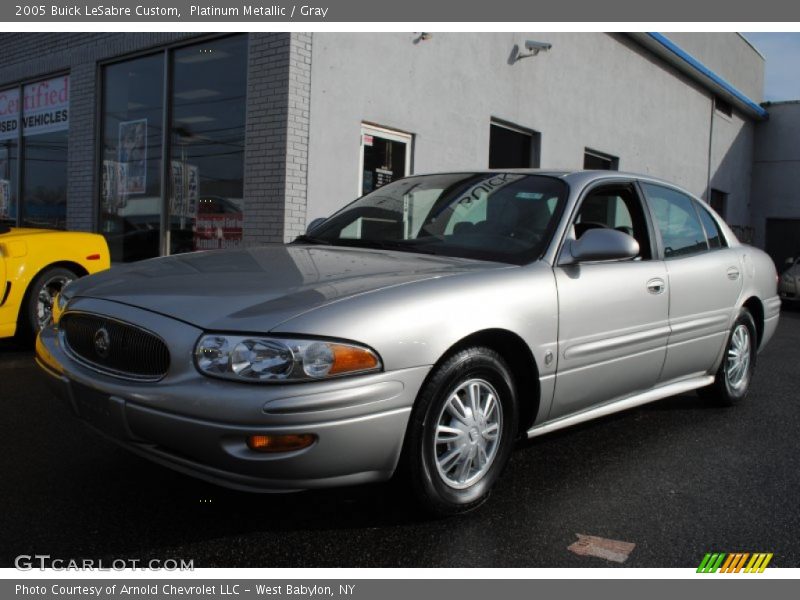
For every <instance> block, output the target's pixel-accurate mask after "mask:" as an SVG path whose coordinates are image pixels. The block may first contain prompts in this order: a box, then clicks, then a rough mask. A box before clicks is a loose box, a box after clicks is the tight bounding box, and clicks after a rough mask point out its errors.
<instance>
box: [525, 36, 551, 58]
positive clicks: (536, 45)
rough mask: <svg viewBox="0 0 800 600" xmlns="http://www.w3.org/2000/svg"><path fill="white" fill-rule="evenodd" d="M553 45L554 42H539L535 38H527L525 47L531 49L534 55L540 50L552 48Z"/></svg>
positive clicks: (545, 50)
mask: <svg viewBox="0 0 800 600" xmlns="http://www.w3.org/2000/svg"><path fill="white" fill-rule="evenodd" d="M552 47H553V44H548V43H547V42H537V41H535V40H526V41H525V49H526V50H529V51H530V53H531V54H532V55H533V56H536V55H537V54H539V52H542V51H544V52H547V51H548V50H550V48H552Z"/></svg>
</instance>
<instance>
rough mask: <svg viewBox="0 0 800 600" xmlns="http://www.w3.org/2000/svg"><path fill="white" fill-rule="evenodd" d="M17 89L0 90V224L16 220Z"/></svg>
mask: <svg viewBox="0 0 800 600" xmlns="http://www.w3.org/2000/svg"><path fill="white" fill-rule="evenodd" d="M18 111H19V89H18V88H13V89H10V90H0V224H7V225H14V224H16V221H17V136H18V135H19V131H18V129H17V128H18V127H19V114H18Z"/></svg>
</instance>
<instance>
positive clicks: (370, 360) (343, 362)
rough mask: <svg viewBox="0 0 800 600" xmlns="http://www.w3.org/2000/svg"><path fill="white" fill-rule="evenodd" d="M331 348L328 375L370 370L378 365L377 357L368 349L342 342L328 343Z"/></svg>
mask: <svg viewBox="0 0 800 600" xmlns="http://www.w3.org/2000/svg"><path fill="white" fill-rule="evenodd" d="M329 346H330V348H331V350H333V366H332V367H331V370H330V371H328V375H337V374H339V373H352V372H356V371H370V370H372V369H374V368H376V367H377V366H378V357H377V356H375V355H374V354H373V353H372V352H370V351H369V350H366V349H364V348H357V347H355V346H344V345H342V344H330V345H329Z"/></svg>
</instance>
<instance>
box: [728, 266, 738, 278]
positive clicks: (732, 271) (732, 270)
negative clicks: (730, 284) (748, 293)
mask: <svg viewBox="0 0 800 600" xmlns="http://www.w3.org/2000/svg"><path fill="white" fill-rule="evenodd" d="M728 279H731V280H732V281H736V280H737V279H739V269H737V268H736V267H728Z"/></svg>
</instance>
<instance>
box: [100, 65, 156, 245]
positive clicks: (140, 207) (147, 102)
mask: <svg viewBox="0 0 800 600" xmlns="http://www.w3.org/2000/svg"><path fill="white" fill-rule="evenodd" d="M163 90H164V56H163V54H157V55H153V56H147V57H144V58H137V59H135V60H130V61H127V62H124V63H118V64H114V65H110V66H108V67H106V68H105V70H104V73H103V164H102V172H101V182H102V185H101V202H100V210H101V214H100V230H101V232H102V233H103V234H104V235H105V236H106V239H107V240H108V245H109V248H110V250H111V258H112V260H114V261H132V260H141V259H143V258H151V257H153V256H158V255H159V253H160V252H159V251H160V240H161V207H162V201H161V197H162V196H161V170H162V167H161V144H162V129H163V114H164V106H163V104H164V102H163V96H164V93H163Z"/></svg>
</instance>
